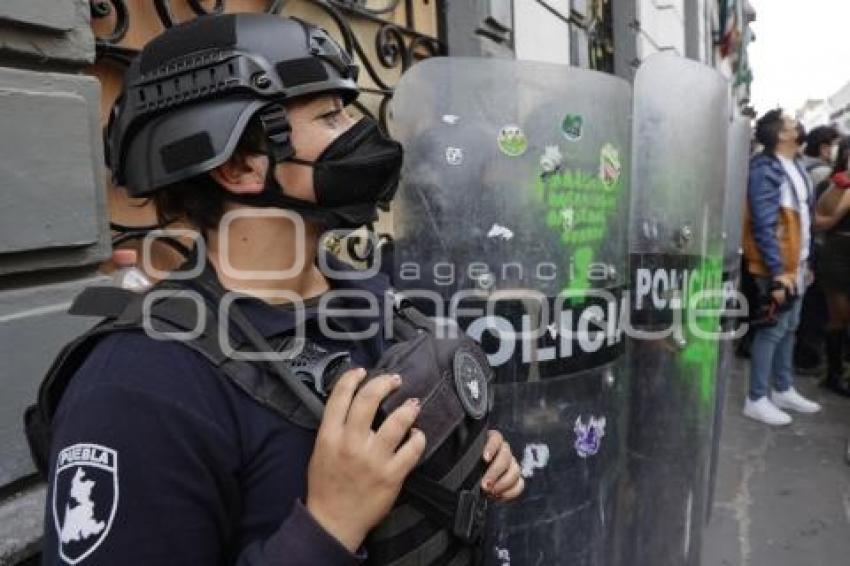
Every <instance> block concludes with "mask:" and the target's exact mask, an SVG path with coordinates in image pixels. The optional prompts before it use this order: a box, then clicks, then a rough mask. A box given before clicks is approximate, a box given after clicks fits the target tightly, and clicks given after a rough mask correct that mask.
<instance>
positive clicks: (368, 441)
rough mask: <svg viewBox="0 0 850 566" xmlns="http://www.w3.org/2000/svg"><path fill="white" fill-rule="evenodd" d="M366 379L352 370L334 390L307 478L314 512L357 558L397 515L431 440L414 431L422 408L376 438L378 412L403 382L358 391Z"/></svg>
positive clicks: (400, 411)
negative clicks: (411, 475) (394, 510)
mask: <svg viewBox="0 0 850 566" xmlns="http://www.w3.org/2000/svg"><path fill="white" fill-rule="evenodd" d="M365 377H366V371H365V370H363V369H355V370H350V371H348V372H346V373H345V374H344V375H343V376H342V377H341V378H340V380H339V382H338V383H337V384H336V386H335V387H334V388H333V392H332V393H331V396H330V398H329V399H328V403H327V406H326V407H325V414H324V416H323V418H322V424H321V426H320V427H319V433H318V436H317V438H316V447H315V448H314V449H313V456H312V457H311V459H310V466H309V468H308V470H307V509H308V510H309V511H310V513H311V514H312V515H313V517H314V518H315V519H316V520H317V521H318V522H319V524H320V525H322V527H324V528H325V530H326V531H328V532H329V533H330V534H331V535H333V536H334V537H336V538H337V539H338V540H339V541H340V542H341V543H342V544H343V545H344V546H345V547H346V548H348V549H349V550H350V551H351V552H355V551H356V550H357V549H358V548H359V547H360V545H361V544H362V542H363V540H364V539H365V538H366V535H367V534H368V533H369V531H370V530H372V528H373V527H374V526H375V525H377V524H378V523H379V522H380V521H381V519H383V518H384V517H385V516H386V515H387V513H388V512H389V511H390V509H391V508H392V506H393V503H395V500H396V498H397V497H398V494H399V491H400V490H401V485H402V482H403V481H404V479H405V478H406V477H407V475H408V474H409V473H410V472H411V471H412V470H413V468H414V467H415V466H416V463H417V462H418V461H419V458H420V457H421V456H422V453H423V452H424V451H425V435H424V434H423V433H422V431H420V430H416V429H412V428H411V427H412V426H413V422H414V421H415V420H416V417H417V416H418V414H419V401H418V400H408V401H407V403H405V404H403V405H402V406H400V407H399V408H397V409H396V410H395V411H393V412H392V413H391V414H390V415H389V416H388V417H387V418H386V419H385V420H384V422H383V423H382V424H381V427H380V429H378V431H377V432H375V431H373V430H372V426H371V425H372V422H373V421H374V420H375V414H376V412H377V410H378V406H379V405H380V403H381V401H383V399H384V398H385V397H386V396H387V395H389V394H390V393H391V392H392V391H393V390H395V389H396V388H397V387H398V386H399V385H400V384H401V378H400V377H399V376H389V375H388V376H380V377H376V378H374V379H372V380H370V381H369V382H368V383H366V384H365V385H364V386H363V387H362V388H360V389H359V391H358V389H357V388H358V386H359V385H360V383H361V382H362V381H363V379H364V378H365ZM408 432H409V433H410V436H409V437H408V436H407V435H408Z"/></svg>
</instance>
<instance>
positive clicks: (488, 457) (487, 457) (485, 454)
mask: <svg viewBox="0 0 850 566" xmlns="http://www.w3.org/2000/svg"><path fill="white" fill-rule="evenodd" d="M492 457H493V455H492V454H490V452H485V453H484V461H485V462H489V461H490V458H492Z"/></svg>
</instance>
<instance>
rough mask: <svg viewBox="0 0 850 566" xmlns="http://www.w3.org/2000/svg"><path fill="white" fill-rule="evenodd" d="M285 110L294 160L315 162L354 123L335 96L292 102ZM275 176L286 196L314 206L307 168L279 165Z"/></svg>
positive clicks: (297, 165) (310, 171) (313, 191)
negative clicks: (293, 148) (295, 158)
mask: <svg viewBox="0 0 850 566" xmlns="http://www.w3.org/2000/svg"><path fill="white" fill-rule="evenodd" d="M287 110H288V115H289V123H290V124H291V125H292V144H293V146H294V147H295V156H296V157H298V158H299V159H304V160H306V161H315V160H316V159H317V158H318V157H319V155H321V154H322V152H323V151H324V150H325V148H327V147H328V146H329V145H330V144H331V143H332V142H333V141H334V140H335V139H336V138H338V137H339V136H340V135H342V134H343V133H344V132H345V131H346V130H348V129H349V128H351V126H353V125H354V123H355V120H354V118H352V117H351V116H350V115H349V114H348V112H347V111H346V110H345V108H344V107H343V105H342V101H341V100H340V98H339V97H338V96H336V95H322V96H318V97H314V98H309V99H307V100H304V101H296V102H293V103H291V104H289V105H287ZM276 175H277V179H278V181H279V182H280V184H281V186H283V187H284V190H285V191H286V194H287V195H289V196H292V197H295V198H300V199H303V200H308V201H311V202H316V192H315V190H314V187H313V169H312V168H311V167H308V166H305V165H299V164H297V163H281V164H280V165H278V166H277V171H276Z"/></svg>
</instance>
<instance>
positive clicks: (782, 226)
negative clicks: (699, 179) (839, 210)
mask: <svg viewBox="0 0 850 566" xmlns="http://www.w3.org/2000/svg"><path fill="white" fill-rule="evenodd" d="M799 137H800V133H799V129H798V124H797V122H796V121H795V120H794V119H792V118H790V117H788V116H786V115H784V114H783V112H782V110H781V109H776V110H772V111H770V112H768V113H766V114H765V115H764V116H763V117H762V118H761V119H760V120H759V121H758V123H757V126H756V138H757V140H758V142H759V143H760V144H761V145H762V146H763V147H764V149H763V151H762V153H760V154H758V155H756V156H755V157H754V158H753V159H752V160H751V161H750V173H749V179H748V184H747V207H746V212H745V223H744V235H743V248H744V256H745V260H746V268H747V270H748V271H749V273H750V274H751V275H752V276H753V279H754V280H755V281H756V282H757V284H758V286H759V288H760V289H761V294H762V295H763V296H765V297H766V299H768V300H770V301H772V304H773V305H774V306H775V307H776V310H777V312H776V313H775V315H774V316H775V320H774V323H773V324H772V325H769V326H762V327H759V328H756V329H755V330H754V333H753V342H752V347H751V355H750V388H749V394H748V395H747V399H746V401H745V405H744V415H745V416H747V417H750V418H752V419H755V420H758V421H761V422H764V423H767V424H770V425H784V424H789V423H790V422H791V420H792V419H791V416H790V415H789V414H788V413H786V412H784V411H783V410H782V409H791V410H795V411H798V412H802V413H814V412H817V411H819V410H820V405H818V404H817V403H814V402H812V401H809V400H808V399H806V398H804V397H803V396H802V395H800V394H799V393H798V392H797V391H796V390H795V389H794V385H793V383H794V374H793V360H792V358H793V354H794V336H795V332H796V329H797V325H798V324H799V316H800V305H801V300H800V299H799V296H800V293H801V292H802V291H803V290H804V289H805V276H806V269H807V268H806V260H807V259H808V257H809V245H810V244H809V240H810V219H811V205H812V202H813V196H812V189H811V180H810V179H809V178H808V175H807V174H806V171H805V169H804V168H803V166H802V164H801V163H800V162H799V160H798V159H796V155H797V152H798V150H799V143H798V139H799ZM771 382H773V390H772V391H769V388H770V385H771ZM768 393H770V397H768Z"/></svg>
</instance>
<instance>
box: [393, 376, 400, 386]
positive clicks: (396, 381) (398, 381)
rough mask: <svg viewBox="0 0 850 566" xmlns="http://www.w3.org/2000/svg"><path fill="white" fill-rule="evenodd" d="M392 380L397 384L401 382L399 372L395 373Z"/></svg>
mask: <svg viewBox="0 0 850 566" xmlns="http://www.w3.org/2000/svg"><path fill="white" fill-rule="evenodd" d="M392 380H393V383H395V384H396V385H399V384H401V376H400V375H399V374H394V375H393V376H392Z"/></svg>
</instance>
